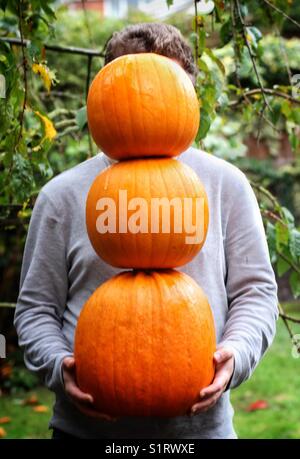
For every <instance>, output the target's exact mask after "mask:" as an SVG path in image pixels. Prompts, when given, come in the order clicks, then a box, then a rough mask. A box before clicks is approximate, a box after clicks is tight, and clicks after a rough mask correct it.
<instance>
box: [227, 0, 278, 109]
mask: <svg viewBox="0 0 300 459" xmlns="http://www.w3.org/2000/svg"><path fill="white" fill-rule="evenodd" d="M235 5H236V10H237V13H238V17H239V20H240V23H241V26H242V35H243V39H244V42H245V45H246V47H247V49H248V53H249V56H250V59H251V62H252V66H253V69H254V72H255V75H256V78H257V82H258V84H259V87H260V89H261V91H262V94H263V98H264V101H265V104H266V106H267V107H268V109H269V110H270V111H272V109H271V107H270V105H269V102H268V99H267V98H266V96H265V93H264V87H263V84H262V81H261V78H260V75H259V72H258V68H257V65H256V61H255V55H254V54H253V52H252V49H251V46H250V44H249V41H248V38H247V27H246V24H245V22H244V18H243V15H242V12H241V5H240V2H239V0H235Z"/></svg>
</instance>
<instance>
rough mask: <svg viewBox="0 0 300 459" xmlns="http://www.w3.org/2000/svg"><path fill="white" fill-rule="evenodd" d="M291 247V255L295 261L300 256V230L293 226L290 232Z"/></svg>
mask: <svg viewBox="0 0 300 459" xmlns="http://www.w3.org/2000/svg"><path fill="white" fill-rule="evenodd" d="M289 240H290V241H289V248H290V252H291V255H292V257H293V259H294V260H295V261H298V259H299V257H300V231H298V230H297V229H296V228H293V229H292V230H291V231H290V233H289Z"/></svg>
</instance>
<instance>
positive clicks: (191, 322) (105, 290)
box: [75, 270, 216, 417]
mask: <svg viewBox="0 0 300 459" xmlns="http://www.w3.org/2000/svg"><path fill="white" fill-rule="evenodd" d="M215 347H216V337H215V328H214V320H213V316H212V312H211V309H210V306H209V304H208V300H207V298H206V296H205V295H204V293H203V291H202V289H201V288H200V287H199V285H198V284H197V283H196V282H195V281H194V280H193V279H192V278H191V277H189V276H187V275H186V274H183V273H180V272H178V271H174V270H165V271H157V272H155V271H148V272H144V271H128V272H123V273H121V274H118V275H117V276H115V277H113V278H111V279H109V280H108V281H107V282H105V283H104V284H102V285H101V286H100V287H99V288H98V289H97V290H96V291H95V292H94V293H93V294H92V296H91V297H90V298H89V299H88V300H87V302H86V304H85V305H84V307H83V309H82V311H81V314H80V316H79V320H78V324H77V328H76V333H75V361H76V377H77V382H78V384H79V387H80V388H81V390H82V391H84V392H87V393H90V394H91V395H92V396H93V398H94V403H95V406H96V408H97V409H98V410H99V411H101V412H104V413H107V414H109V415H112V416H162V417H165V416H167V417H171V416H179V415H184V414H186V413H187V412H188V410H189V409H190V408H191V406H192V405H193V404H194V403H195V402H196V401H197V400H198V397H199V391H200V390H201V389H202V388H204V387H206V386H208V385H209V384H210V383H211V381H212V379H213V377H214V364H213V353H214V351H215Z"/></svg>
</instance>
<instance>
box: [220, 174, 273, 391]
mask: <svg viewBox="0 0 300 459" xmlns="http://www.w3.org/2000/svg"><path fill="white" fill-rule="evenodd" d="M238 178H239V179H238V180H237V182H236V183H234V184H233V183H232V184H231V189H230V211H229V215H228V220H227V224H226V234H225V257H226V265H227V275H226V291H227V297H228V316H227V321H226V324H225V329H224V333H223V337H222V340H221V343H220V345H224V346H227V347H229V348H231V349H232V351H233V353H234V357H235V369H234V373H233V377H232V379H231V382H230V385H229V388H234V387H237V386H239V385H240V384H241V383H242V382H243V381H245V380H247V379H248V378H249V377H250V376H251V374H252V372H253V371H254V369H255V367H256V366H257V364H258V363H259V361H260V359H261V358H262V356H263V355H264V353H265V352H266V350H267V349H268V347H269V346H270V345H271V343H272V341H273V338H274V335H275V331H276V320H277V318H278V306H277V284H276V281H275V276H274V272H273V269H272V265H271V262H270V257H269V251H268V246H267V241H266V236H265V231H264V227H263V223H262V218H261V214H260V210H259V206H258V203H257V200H256V197H255V194H254V192H253V190H252V188H251V186H250V184H249V182H248V180H247V178H246V177H245V175H244V174H242V173H240V174H239V177H238Z"/></svg>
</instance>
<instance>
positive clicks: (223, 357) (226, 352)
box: [214, 347, 233, 363]
mask: <svg viewBox="0 0 300 459" xmlns="http://www.w3.org/2000/svg"><path fill="white" fill-rule="evenodd" d="M232 356H233V353H232V351H231V350H230V349H226V348H224V347H223V348H220V349H217V350H216V352H215V353H214V360H215V362H216V363H221V362H226V361H227V360H229V359H231V357H232Z"/></svg>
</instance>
